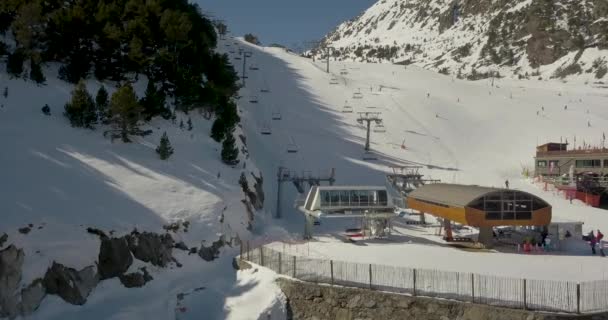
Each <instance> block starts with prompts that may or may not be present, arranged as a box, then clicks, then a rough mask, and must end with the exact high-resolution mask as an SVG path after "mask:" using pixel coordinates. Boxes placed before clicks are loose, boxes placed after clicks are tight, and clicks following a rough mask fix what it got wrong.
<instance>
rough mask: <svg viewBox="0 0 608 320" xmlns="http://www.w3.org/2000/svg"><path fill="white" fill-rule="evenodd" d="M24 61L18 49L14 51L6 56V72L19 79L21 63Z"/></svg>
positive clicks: (21, 68) (23, 56) (21, 70)
mask: <svg viewBox="0 0 608 320" xmlns="http://www.w3.org/2000/svg"><path fill="white" fill-rule="evenodd" d="M24 60H25V55H24V54H23V52H22V51H21V50H19V49H17V50H15V52H13V53H11V54H9V55H8V59H7V60H6V72H8V73H9V74H11V75H13V76H15V77H21V74H22V73H23V61H24Z"/></svg>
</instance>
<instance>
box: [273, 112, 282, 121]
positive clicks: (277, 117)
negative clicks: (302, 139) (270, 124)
mask: <svg viewBox="0 0 608 320" xmlns="http://www.w3.org/2000/svg"><path fill="white" fill-rule="evenodd" d="M281 119H282V117H281V112H279V111H277V112H273V113H272V120H281Z"/></svg>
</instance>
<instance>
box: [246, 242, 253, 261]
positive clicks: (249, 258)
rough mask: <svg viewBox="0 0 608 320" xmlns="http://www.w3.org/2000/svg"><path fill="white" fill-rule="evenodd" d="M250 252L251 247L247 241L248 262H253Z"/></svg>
mask: <svg viewBox="0 0 608 320" xmlns="http://www.w3.org/2000/svg"><path fill="white" fill-rule="evenodd" d="M249 250H251V248H250V247H249V240H247V261H249V262H252V261H251V256H250V255H249Z"/></svg>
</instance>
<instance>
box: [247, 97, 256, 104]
mask: <svg viewBox="0 0 608 320" xmlns="http://www.w3.org/2000/svg"><path fill="white" fill-rule="evenodd" d="M249 102H251V103H258V96H251V97H249Z"/></svg>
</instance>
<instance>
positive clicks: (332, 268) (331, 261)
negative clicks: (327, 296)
mask: <svg viewBox="0 0 608 320" xmlns="http://www.w3.org/2000/svg"><path fill="white" fill-rule="evenodd" d="M329 271H330V273H331V285H332V286H333V285H334V261H333V260H329Z"/></svg>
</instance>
